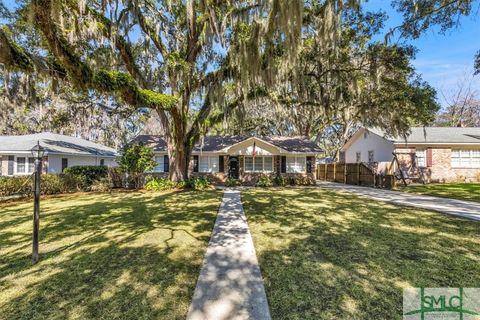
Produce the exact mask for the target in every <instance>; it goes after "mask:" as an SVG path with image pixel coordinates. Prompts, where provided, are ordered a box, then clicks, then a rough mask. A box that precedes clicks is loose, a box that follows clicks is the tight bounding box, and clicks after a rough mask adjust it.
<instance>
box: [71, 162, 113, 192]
mask: <svg viewBox="0 0 480 320" xmlns="http://www.w3.org/2000/svg"><path fill="white" fill-rule="evenodd" d="M64 173H65V174H71V175H74V176H77V177H79V178H80V179H82V180H83V182H84V183H85V186H84V187H85V188H89V187H91V186H92V185H93V183H94V182H95V181H98V180H100V179H102V178H105V177H107V176H108V167H106V166H73V167H69V168H66V169H65V170H64Z"/></svg>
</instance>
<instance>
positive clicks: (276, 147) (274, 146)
mask: <svg viewBox="0 0 480 320" xmlns="http://www.w3.org/2000/svg"><path fill="white" fill-rule="evenodd" d="M250 140H253V141H255V142H256V141H258V142H262V143H265V144H267V145H269V146H271V147H273V148H275V149H277V150H278V152H279V153H289V152H288V151H287V150H285V149H283V148H280V147H278V146H276V145H274V144H272V143H270V142H267V141H265V140H263V139H260V138H258V137H250V138H247V139H245V140H242V141H240V142H237V143H234V144H232V145H231V146H228V147H225V148H223V149H221V150H220V151H223V152H227V153H229V150H230V149H232V148H233V147H235V146H237V145H239V144H241V143H245V142H248V141H250Z"/></svg>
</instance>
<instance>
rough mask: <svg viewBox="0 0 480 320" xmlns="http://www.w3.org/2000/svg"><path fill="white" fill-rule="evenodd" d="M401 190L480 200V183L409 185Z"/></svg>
mask: <svg viewBox="0 0 480 320" xmlns="http://www.w3.org/2000/svg"><path fill="white" fill-rule="evenodd" d="M400 191H405V192H412V193H418V194H424V195H429V196H437V197H444V198H452V199H459V200H467V201H476V202H480V183H444V184H440V183H439V184H426V185H409V186H407V187H401V188H400Z"/></svg>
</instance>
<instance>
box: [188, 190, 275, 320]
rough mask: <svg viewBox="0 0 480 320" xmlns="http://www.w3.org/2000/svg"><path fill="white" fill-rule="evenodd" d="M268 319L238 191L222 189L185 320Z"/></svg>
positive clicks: (259, 276)
mask: <svg viewBox="0 0 480 320" xmlns="http://www.w3.org/2000/svg"><path fill="white" fill-rule="evenodd" d="M224 319H225V320H226V319H255V320H263V319H265V320H269V319H270V311H269V308H268V303H267V296H266V295H265V288H264V286H263V279H262V275H261V273H260V268H259V266H258V261H257V256H256V254H255V248H254V246H253V241H252V237H251V235H250V231H249V229H248V225H247V220H246V217H245V214H244V213H243V206H242V202H241V199H240V192H239V191H231V190H228V189H227V190H225V192H224V196H223V202H222V205H221V206H220V210H219V212H218V216H217V220H216V222H215V226H214V228H213V233H212V237H211V239H210V242H209V244H208V248H207V253H206V256H205V259H204V261H203V266H202V269H201V271H200V276H199V278H198V282H197V286H196V288H195V293H194V295H193V301H192V304H191V306H190V309H189V312H188V316H187V320H224Z"/></svg>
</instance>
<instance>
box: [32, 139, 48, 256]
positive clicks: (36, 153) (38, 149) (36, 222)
mask: <svg viewBox="0 0 480 320" xmlns="http://www.w3.org/2000/svg"><path fill="white" fill-rule="evenodd" d="M31 152H32V156H33V157H34V158H35V179H34V182H33V196H34V198H33V199H34V200H33V244H32V263H33V264H35V263H37V262H38V231H39V226H40V175H41V174H42V159H43V155H44V154H45V149H44V148H43V147H42V146H40V141H38V142H37V144H36V145H35V146H34V147H33V148H32V149H31Z"/></svg>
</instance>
